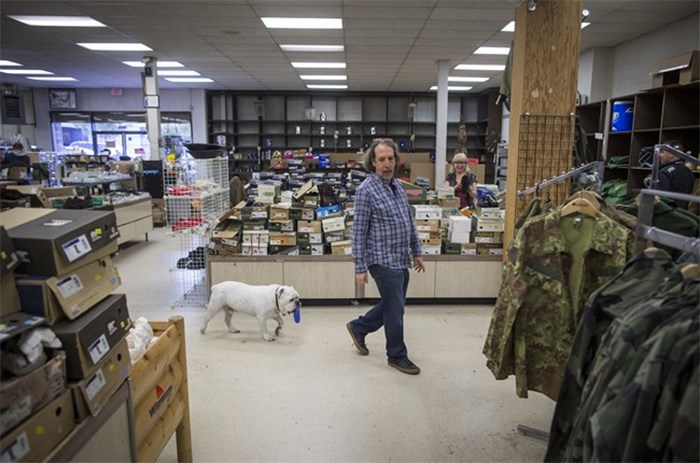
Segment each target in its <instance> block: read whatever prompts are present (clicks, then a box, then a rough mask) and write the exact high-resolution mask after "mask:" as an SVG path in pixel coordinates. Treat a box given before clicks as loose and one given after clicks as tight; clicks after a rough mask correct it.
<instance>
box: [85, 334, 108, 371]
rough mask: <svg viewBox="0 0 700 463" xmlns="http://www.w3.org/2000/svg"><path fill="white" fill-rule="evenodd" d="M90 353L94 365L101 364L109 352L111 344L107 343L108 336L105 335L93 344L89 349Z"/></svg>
mask: <svg viewBox="0 0 700 463" xmlns="http://www.w3.org/2000/svg"><path fill="white" fill-rule="evenodd" d="M88 352H90V358H91V359H92V363H93V364H96V363H97V362H99V361H100V359H101V358H102V357H104V356H105V354H106V353H107V352H109V342H107V336H105V335H104V334H103V335H102V336H100V337H99V338H97V340H96V341H95V342H93V343H92V345H91V346H90V348H89V349H88Z"/></svg>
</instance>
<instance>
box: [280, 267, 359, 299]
mask: <svg viewBox="0 0 700 463" xmlns="http://www.w3.org/2000/svg"><path fill="white" fill-rule="evenodd" d="M284 283H285V284H286V285H290V286H294V289H296V290H297V292H298V293H299V295H300V296H301V298H302V299H352V298H354V297H355V268H354V264H353V263H352V262H350V261H348V262H285V263H284Z"/></svg>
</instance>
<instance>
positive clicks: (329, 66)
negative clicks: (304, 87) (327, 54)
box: [292, 62, 345, 69]
mask: <svg viewBox="0 0 700 463" xmlns="http://www.w3.org/2000/svg"><path fill="white" fill-rule="evenodd" d="M292 67H295V68H316V69H345V63H304V62H293V63H292Z"/></svg>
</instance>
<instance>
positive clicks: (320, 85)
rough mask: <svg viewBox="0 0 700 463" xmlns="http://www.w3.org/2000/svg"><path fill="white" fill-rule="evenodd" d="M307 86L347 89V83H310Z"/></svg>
mask: <svg viewBox="0 0 700 463" xmlns="http://www.w3.org/2000/svg"><path fill="white" fill-rule="evenodd" d="M306 88H337V89H347V88H348V86H347V85H322V84H308V85H307V86H306Z"/></svg>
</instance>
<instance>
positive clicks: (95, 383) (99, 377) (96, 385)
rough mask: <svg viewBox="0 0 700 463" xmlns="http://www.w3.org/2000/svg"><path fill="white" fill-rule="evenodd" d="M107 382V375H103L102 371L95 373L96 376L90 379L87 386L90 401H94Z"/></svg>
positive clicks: (86, 391) (86, 390)
mask: <svg viewBox="0 0 700 463" xmlns="http://www.w3.org/2000/svg"><path fill="white" fill-rule="evenodd" d="M106 382H107V381H105V375H104V374H103V373H102V370H99V371H98V372H97V373H95V374H94V376H93V377H92V378H90V381H88V383H87V384H86V385H85V393H86V394H87V396H88V399H90V400H93V399H94V398H95V396H96V395H97V393H98V392H100V389H102V387H103V386H104V385H105V383H106Z"/></svg>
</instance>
